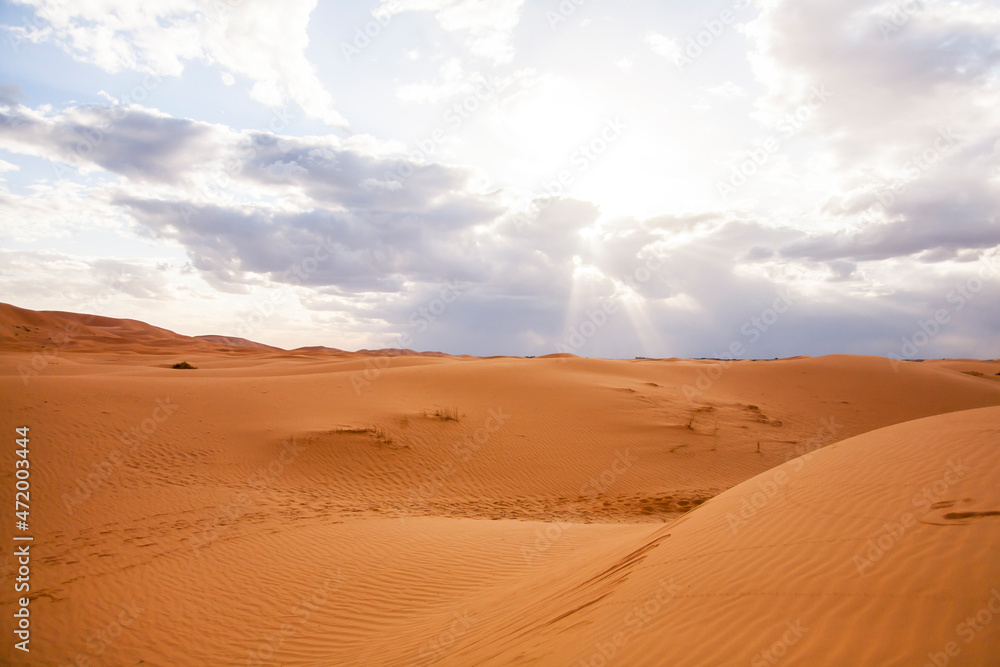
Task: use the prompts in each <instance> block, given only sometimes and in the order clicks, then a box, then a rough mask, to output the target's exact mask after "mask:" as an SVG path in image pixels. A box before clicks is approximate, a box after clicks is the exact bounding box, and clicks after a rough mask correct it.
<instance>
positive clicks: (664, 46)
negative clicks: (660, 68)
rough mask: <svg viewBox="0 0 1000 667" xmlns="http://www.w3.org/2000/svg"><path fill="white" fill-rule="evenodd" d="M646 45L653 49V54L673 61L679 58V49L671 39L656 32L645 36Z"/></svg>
mask: <svg viewBox="0 0 1000 667" xmlns="http://www.w3.org/2000/svg"><path fill="white" fill-rule="evenodd" d="M646 43H647V44H649V47H650V48H651V49H653V53H655V54H656V55H658V56H663V57H664V58H669V59H670V60H673V61H675V62H676V61H678V60H679V59H680V57H681V47H680V45H679V44H677V42H676V41H674V40H673V39H671V38H669V37H667V36H665V35H661V34H660V33H658V32H650V33H647V34H646Z"/></svg>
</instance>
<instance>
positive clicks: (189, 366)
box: [171, 361, 196, 369]
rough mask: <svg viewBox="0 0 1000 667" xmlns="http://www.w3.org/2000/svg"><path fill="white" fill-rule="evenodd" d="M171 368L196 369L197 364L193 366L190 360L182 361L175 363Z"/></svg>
mask: <svg viewBox="0 0 1000 667" xmlns="http://www.w3.org/2000/svg"><path fill="white" fill-rule="evenodd" d="M171 368H191V369H194V368H196V366H192V365H191V364H189V363H188V362H186V361H182V362H180V363H177V364H174V365H173V366H171Z"/></svg>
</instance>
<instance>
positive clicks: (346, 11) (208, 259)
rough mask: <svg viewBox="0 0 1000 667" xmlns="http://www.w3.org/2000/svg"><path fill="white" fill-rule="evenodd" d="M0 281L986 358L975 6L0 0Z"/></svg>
mask: <svg viewBox="0 0 1000 667" xmlns="http://www.w3.org/2000/svg"><path fill="white" fill-rule="evenodd" d="M0 39H2V41H3V44H2V45H0V53H2V56H0V301H3V302H7V303H13V304H15V305H17V306H21V307H25V308H32V309H39V310H43V309H44V310H66V311H74V312H87V313H97V314H101V315H107V316H111V317H128V318H133V319H140V320H143V321H147V322H150V323H152V324H155V325H158V326H162V327H166V328H169V329H172V330H174V331H177V332H179V333H183V334H188V335H197V334H220V335H228V336H241V337H244V338H249V339H252V340H256V341H260V342H264V343H268V344H272V345H277V346H281V347H285V348H292V347H297V346H303V345H327V346H330V347H336V348H341V349H347V350H356V349H362V348H364V349H376V348H384V347H406V348H412V349H417V350H440V351H443V352H448V353H452V354H473V355H481V356H485V355H541V354H548V353H553V352H570V353H573V354H578V355H580V356H588V357H611V358H631V357H634V356H647V357H671V356H676V357H719V358H770V357H785V356H792V355H820V354H831V353H849V354H871V355H881V356H886V357H893V358H897V359H910V358H934V357H976V358H996V357H1000V336H998V333H1000V287H998V286H1000V112H998V109H1000V4H998V3H996V2H995V1H990V2H961V1H953V2H942V1H932V0H908V1H902V2H901V1H893V2H881V1H874V2H873V1H859V0H751V1H747V0H737V1H736V2H732V1H722V2H715V1H714V0H709V1H702V2H694V1H686V0H679V1H676V2H663V1H659V2H653V1H646V0H633V1H631V2H628V3H621V2H612V1H611V0H371V1H368V2H360V1H359V2H347V1H345V2H317V1H316V0H282V1H281V2H278V1H277V0H205V1H202V0H198V1H196V0H144V1H143V2H138V3H137V2H132V1H129V0H17V1H16V2H10V1H3V2H0Z"/></svg>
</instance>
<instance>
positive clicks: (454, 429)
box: [0, 307, 1000, 665]
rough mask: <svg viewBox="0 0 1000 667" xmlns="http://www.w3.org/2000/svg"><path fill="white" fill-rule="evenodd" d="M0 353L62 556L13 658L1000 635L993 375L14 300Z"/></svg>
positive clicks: (767, 643) (727, 660)
mask: <svg viewBox="0 0 1000 667" xmlns="http://www.w3.org/2000/svg"><path fill="white" fill-rule="evenodd" d="M72 322H77V323H79V328H78V329H77V330H76V331H75V333H74V335H73V340H72V341H71V342H57V341H56V337H57V334H58V333H59V332H60V331H63V330H65V327H66V326H67V323H72ZM0 341H2V345H3V353H2V354H0V393H2V396H3V398H4V401H3V404H2V408H0V410H2V414H3V423H5V424H8V425H9V426H11V428H12V425H14V424H18V425H21V424H27V425H29V426H30V427H31V434H32V443H33V449H32V453H31V465H32V484H33V487H32V488H33V492H32V516H33V525H32V532H33V534H34V536H35V541H36V542H35V545H34V548H35V553H37V554H38V556H37V557H36V560H34V561H33V570H32V591H31V595H32V602H31V610H32V614H33V617H32V618H33V624H34V625H33V635H32V653H31V656H30V658H31V660H30V661H25V660H24V659H23V658H24V656H23V655H19V652H15V651H13V650H12V646H11V638H10V637H9V636H8V637H7V638H5V642H7V643H6V644H4V647H3V651H4V653H3V654H4V655H5V656H8V657H9V659H10V660H11V661H12V662H13V663H14V664H85V663H86V661H87V660H89V661H90V664H116V665H118V664H120V665H132V664H143V665H187V664H191V665H195V664H239V665H243V664H288V665H333V664H336V665H343V664H357V665H403V664H443V665H479V664H497V665H499V664H539V665H549V664H573V665H584V664H593V665H598V664H623V665H645V664H648V665H659V664H663V665H702V664H768V665H770V664H777V662H779V658H780V661H781V662H783V663H787V664H923V662H921V660H925V661H926V660H929V659H930V658H928V657H927V655H926V654H927V653H928V652H930V653H931V654H932V655H935V654H936V652H946V651H947V650H948V647H949V645H948V642H950V641H954V642H956V645H955V647H953V648H956V649H959V652H958V654H957V655H955V656H948V655H947V653H945V655H946V657H948V659H949V661H950V662H949V663H948V664H988V663H989V660H990V657H991V656H993V655H996V654H998V653H1000V651H998V648H1000V641H998V630H997V628H1000V622H997V623H996V624H995V625H991V624H986V625H984V626H983V629H982V631H977V632H975V633H974V638H973V639H972V640H971V641H970V642H968V643H966V642H965V637H966V634H965V632H964V631H963V632H959V631H958V630H956V627H957V626H958V624H959V623H960V622H962V621H963V619H964V618H965V615H969V614H972V615H975V614H976V613H978V611H979V609H981V608H983V605H988V599H989V596H990V595H991V591H992V590H993V589H992V587H993V586H998V585H1000V571H998V570H997V566H996V564H995V563H996V559H995V558H991V555H992V554H995V552H996V547H997V546H998V545H997V540H998V536H1000V517H998V516H995V515H994V514H992V513H993V512H996V511H1000V500H998V499H997V497H996V491H995V489H997V488H1000V486H998V484H997V482H998V474H1000V469H998V466H997V464H998V461H997V458H996V457H997V447H998V442H1000V439H998V437H997V436H998V428H1000V412H998V410H1000V408H996V407H991V406H998V405H1000V377H997V375H996V374H997V373H998V372H1000V362H995V361H975V360H944V361H927V362H922V363H913V362H906V363H900V364H896V363H894V362H890V361H888V360H886V359H880V358H871V357H851V356H830V357H820V358H795V359H785V360H776V361H766V362H764V361H739V362H726V361H713V360H677V359H671V360H627V361H625V360H618V361H614V360H597V359H583V358H579V357H572V356H567V355H550V357H549V358H541V357H539V358H536V359H521V358H502V357H498V358H492V359H478V358H470V357H448V356H439V355H413V354H396V353H391V354H382V353H380V354H363V353H344V352H341V351H337V350H332V349H314V350H310V349H299V350H292V351H285V350H277V349H273V348H269V347H266V346H261V347H256V346H254V345H251V344H247V342H244V343H239V344H237V343H238V341H231V340H220V339H218V338H217V337H208V339H205V338H189V337H185V336H179V335H178V334H174V333H172V332H169V331H167V330H165V329H159V328H157V327H152V326H150V325H146V324H144V323H140V322H133V321H129V320H110V319H109V318H96V317H89V316H83V315H74V314H64V313H36V312H33V311H25V310H23V309H17V308H14V307H2V308H0ZM43 344H44V345H46V347H45V348H42V347H41V345H43ZM43 350H44V351H43ZM181 360H187V361H189V362H190V363H192V364H193V365H194V366H196V369H194V370H174V369H172V368H170V366H171V365H172V364H173V363H175V362H177V361H181ZM834 443H836V444H834ZM798 457H803V458H798ZM951 462H954V463H956V465H957V464H959V463H960V464H961V466H965V467H968V468H969V470H967V471H963V472H962V476H961V478H960V479H957V480H954V483H952V482H950V481H948V480H949V479H950V478H947V477H946V476H947V475H949V470H953V469H951V468H949V465H950V463H951ZM954 474H958V473H957V472H955V473H954ZM2 477H3V482H2V483H3V484H4V488H5V489H11V488H13V482H14V477H13V465H10V466H7V467H5V468H4V469H3V471H2ZM941 480H944V481H945V482H947V488H940V484H941V483H942V482H941ZM935 483H938V487H937V489H936V488H935V486H934V485H935ZM925 487H929V488H930V489H931V491H930V492H931V494H932V497H931V498H928V499H927V502H923V501H921V502H920V503H914V501H913V498H914V496H915V495H917V494H919V493H922V491H923V489H924V488H925ZM938 491H940V493H939V492H938ZM6 493H7V492H6V491H5V494H6ZM968 499H971V500H968ZM944 503H953V504H950V505H945V504H944ZM758 505H759V506H758ZM907 513H910V514H911V515H912V521H909V520H906V519H905V516H906V514H907ZM886 524H888V527H886ZM896 524H899V525H900V526H902V528H894V526H895V525H896ZM4 530H5V533H4V537H5V539H6V540H7V542H8V543H10V536H11V528H9V527H8V528H5V529H4ZM894 533H898V535H897V534H894ZM869 540H871V541H872V543H873V544H874V545H875V550H874V551H872V552H871V553H872V554H873V555H878V554H877V551H878V549H879V548H880V547H879V545H880V544H881V545H884V546H885V547H886V548H883V549H881V550H882V551H884V552H885V553H884V554H882V555H880V556H878V558H874V557H873V556H872V555H869V550H870V549H872V547H871V546H870V543H869ZM890 541H891V544H889V543H890ZM858 559H861V564H860V565H859V561H858ZM865 559H867V560H868V561H871V565H865V564H864V561H865ZM0 564H3V563H0ZM10 566H11V562H10V561H9V560H8V561H7V563H6V569H5V570H4V575H5V582H6V583H5V585H4V587H3V589H2V590H3V595H2V596H0V602H2V604H3V608H4V611H3V613H5V614H7V613H8V612H11V613H12V610H13V608H14V607H13V605H14V602H15V601H14V598H13V592H12V587H11V586H10V585H9V581H10V579H11V574H12V573H13V571H12V570H11V569H10ZM997 605H998V606H997V608H998V610H1000V602H998V603H997ZM654 607H655V608H656V612H655V613H653V612H652V611H642V610H643V609H647V610H652V609H653V608H654ZM636 608H638V609H639V611H635V610H636ZM986 608H987V609H988V606H987V607H986ZM633 612H634V614H633V615H630V614H632V613H633ZM991 613H992V612H991ZM8 617H9V616H8ZM789 624H790V625H789ZM806 628H807V629H806ZM618 633H625V634H623V635H622V636H619V637H618V639H623V638H624V639H626V641H623V642H619V643H621V644H622V645H621V646H618V645H615V644H614V643H615V637H616V635H617V634H618ZM789 633H790V634H789ZM112 635H114V636H112ZM800 635H801V636H800ZM793 636H794V637H793ZM786 639H787V641H786ZM793 639H794V641H792V640H793ZM609 642H610V643H609ZM782 643H784V644H785V645H784V646H782ZM612 647H613V651H612ZM765 650H770V651H771V653H768V654H766V655H765V654H764V653H763V651H765ZM779 652H783V654H782V655H781V656H778V655H777V654H778V653H779ZM612 653H613V654H614V655H611V654H612ZM608 656H610V657H608ZM602 660H603V661H604V662H602ZM762 660H763V662H761V661H762ZM74 661H76V663H74ZM931 664H933V663H931Z"/></svg>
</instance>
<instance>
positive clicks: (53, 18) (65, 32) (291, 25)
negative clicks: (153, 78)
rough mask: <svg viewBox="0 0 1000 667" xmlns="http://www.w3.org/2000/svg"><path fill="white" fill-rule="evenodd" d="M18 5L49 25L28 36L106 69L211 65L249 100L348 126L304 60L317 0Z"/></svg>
mask: <svg viewBox="0 0 1000 667" xmlns="http://www.w3.org/2000/svg"><path fill="white" fill-rule="evenodd" d="M21 1H22V2H24V3H25V4H30V5H32V6H34V7H35V8H36V14H37V15H38V16H39V17H41V18H43V19H44V20H45V21H47V22H48V24H49V26H48V27H47V28H45V29H40V30H35V31H34V32H33V34H31V35H29V36H28V38H29V39H34V40H36V41H37V40H41V39H52V40H53V41H55V43H56V44H58V45H59V46H60V47H61V48H63V49H64V50H65V51H66V52H67V53H69V54H70V55H71V56H73V57H74V58H77V59H78V60H81V61H83V62H88V63H92V64H94V65H97V66H98V67H100V68H102V69H104V70H106V71H108V72H120V71H122V70H135V71H139V72H146V73H150V74H156V75H164V76H180V75H181V74H183V72H184V67H185V61H190V60H199V61H202V62H206V63H214V64H217V65H219V66H220V67H222V68H224V70H225V74H229V76H230V77H231V76H232V74H237V75H241V76H246V77H247V78H248V79H250V80H251V81H253V82H254V85H253V87H252V89H251V95H252V96H253V97H254V98H255V99H257V100H258V101H259V102H261V103H262V104H266V105H268V106H271V107H281V106H283V105H285V104H287V103H288V102H289V101H291V102H294V103H296V104H298V105H299V106H300V107H301V108H302V109H303V111H305V112H306V113H307V114H308V115H309V116H311V117H313V118H317V119H319V120H321V121H323V122H324V123H327V124H328V125H333V126H338V127H346V126H347V122H346V121H345V120H344V118H343V116H341V115H340V113H339V112H338V111H337V110H336V109H335V108H334V104H333V98H332V97H331V95H330V93H329V92H327V90H326V89H325V87H324V86H323V84H322V82H321V81H320V80H319V78H318V77H317V75H316V68H315V66H314V65H313V63H311V62H310V61H309V59H308V58H307V57H306V55H305V52H306V48H307V47H308V45H309V37H308V34H307V27H308V25H309V17H310V15H311V14H312V11H313V9H314V8H315V6H316V0H286V1H283V2H270V1H269V0H243V1H242V2H240V3H239V4H238V6H235V7H230V6H229V5H227V4H226V3H223V2H211V3H201V2H197V1H196V0H159V1H149V2H141V3H135V2H130V1H129V0H79V1H74V2H64V1H63V0H21ZM225 74H224V75H223V79H224V80H225ZM227 85H229V84H227Z"/></svg>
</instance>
